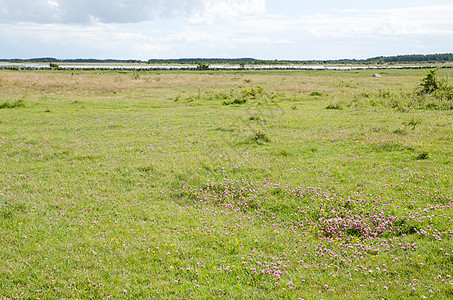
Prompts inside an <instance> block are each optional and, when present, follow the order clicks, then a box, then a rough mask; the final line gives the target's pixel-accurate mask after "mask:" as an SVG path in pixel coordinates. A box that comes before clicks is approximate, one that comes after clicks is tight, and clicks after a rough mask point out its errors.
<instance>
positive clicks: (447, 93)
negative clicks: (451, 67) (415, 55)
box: [418, 69, 453, 100]
mask: <svg viewBox="0 0 453 300" xmlns="http://www.w3.org/2000/svg"><path fill="white" fill-rule="evenodd" d="M437 70H439V69H434V70H429V71H428V73H426V77H425V78H423V79H422V82H421V83H420V85H419V87H418V94H419V95H420V96H423V95H432V96H433V97H435V98H437V99H447V100H452V99H453V86H450V85H448V80H447V79H446V78H444V79H440V80H439V79H437V76H436V72H437Z"/></svg>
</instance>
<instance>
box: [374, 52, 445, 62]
mask: <svg viewBox="0 0 453 300" xmlns="http://www.w3.org/2000/svg"><path fill="white" fill-rule="evenodd" d="M366 61H367V62H377V63H379V62H381V63H403V62H451V61H453V53H444V54H427V55H423V54H411V55H397V56H378V57H373V58H369V59H367V60H366Z"/></svg>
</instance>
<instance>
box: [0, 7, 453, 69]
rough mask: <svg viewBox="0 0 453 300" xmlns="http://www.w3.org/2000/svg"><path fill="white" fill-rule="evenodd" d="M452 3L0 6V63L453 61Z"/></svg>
mask: <svg viewBox="0 0 453 300" xmlns="http://www.w3.org/2000/svg"><path fill="white" fill-rule="evenodd" d="M452 16H453V0H449V1H447V0H445V1H442V0H431V1H426V0H425V1H419V0H379V1H363V0H361V1H354V0H343V1H338V0H335V1H334V0H324V1H323V0H317V1H313V0H310V1H305V0H217V1H216V0H0V58H8V59H10V58H35V57H55V58H59V59H67V58H99V59H107V58H115V59H139V60H148V59H156V58H162V59H168V58H243V57H252V58H257V59H279V60H285V59H286V60H312V59H316V60H327V59H341V58H356V59H361V58H369V57H375V56H393V55H401V54H432V53H452V52H453V17H452Z"/></svg>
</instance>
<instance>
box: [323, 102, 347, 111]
mask: <svg viewBox="0 0 453 300" xmlns="http://www.w3.org/2000/svg"><path fill="white" fill-rule="evenodd" d="M326 109H338V110H342V109H343V106H342V105H341V104H340V103H335V104H333V103H330V104H329V105H327V106H326Z"/></svg>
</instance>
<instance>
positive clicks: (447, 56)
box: [0, 53, 453, 66]
mask: <svg viewBox="0 0 453 300" xmlns="http://www.w3.org/2000/svg"><path fill="white" fill-rule="evenodd" d="M0 61H7V62H15V63H18V62H44V63H48V62H53V63H148V64H198V63H203V64H238V65H240V66H245V64H250V65H254V64H258V65H268V64H272V65H279V64H329V63H331V64H338V63H340V64H344V63H345V64H349V63H353V64H370V63H379V64H383V63H445V62H453V53H443V54H426V55H423V54H410V55H398V56H378V57H372V58H367V59H336V60H332V59H327V60H262V59H255V58H250V57H244V58H178V59H149V60H147V61H142V60H137V59H127V60H120V59H80V58H79V59H57V58H53V57H42V58H31V59H19V58H15V59H0Z"/></svg>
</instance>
